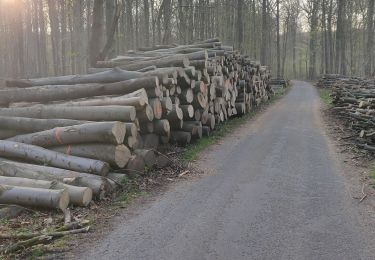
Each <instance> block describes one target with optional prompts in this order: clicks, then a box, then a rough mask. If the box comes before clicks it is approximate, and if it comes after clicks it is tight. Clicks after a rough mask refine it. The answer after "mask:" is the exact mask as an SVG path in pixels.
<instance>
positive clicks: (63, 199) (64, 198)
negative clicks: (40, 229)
mask: <svg viewBox="0 0 375 260" xmlns="http://www.w3.org/2000/svg"><path fill="white" fill-rule="evenodd" d="M69 203H70V197H69V192H68V190H67V189H64V190H61V193H60V197H59V202H58V208H59V209H61V210H62V211H65V210H66V209H67V208H68V205H69Z"/></svg>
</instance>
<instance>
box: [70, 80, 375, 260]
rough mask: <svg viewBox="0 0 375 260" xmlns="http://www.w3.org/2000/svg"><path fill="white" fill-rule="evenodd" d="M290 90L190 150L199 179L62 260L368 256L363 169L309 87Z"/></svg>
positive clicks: (114, 222) (369, 213)
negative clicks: (213, 140)
mask: <svg viewBox="0 0 375 260" xmlns="http://www.w3.org/2000/svg"><path fill="white" fill-rule="evenodd" d="M294 84H295V86H294V87H293V88H292V89H291V91H290V92H289V93H288V94H287V95H286V96H285V98H283V99H281V100H280V101H278V102H277V103H276V104H275V105H274V106H271V107H269V109H267V110H266V111H265V113H262V114H260V115H259V116H257V117H256V118H254V119H253V120H248V121H247V122H246V123H245V124H244V125H242V126H240V127H238V128H236V130H235V131H233V132H232V133H231V135H227V136H226V137H225V138H223V139H221V140H220V141H219V142H217V143H216V144H215V145H211V146H210V147H209V148H208V149H206V150H204V152H202V153H200V154H199V156H198V158H199V161H197V163H196V167H198V169H201V170H202V171H204V173H203V174H200V175H190V176H189V175H186V176H184V177H183V181H179V182H175V183H173V184H172V185H169V186H168V187H167V188H166V189H165V190H164V191H163V192H160V193H158V194H156V195H155V196H148V197H147V198H142V199H141V201H137V202H136V203H134V204H132V205H131V206H130V207H129V208H127V209H126V210H124V212H122V213H121V214H120V215H119V216H116V217H114V218H112V219H111V220H110V225H111V228H110V229H106V230H104V232H103V233H102V234H101V235H100V234H99V235H96V236H95V237H90V236H85V237H86V238H87V240H86V242H84V241H82V243H79V245H78V246H75V247H74V248H72V250H71V251H70V252H67V253H66V254H65V255H64V257H65V258H82V259H92V258H94V257H95V258H99V259H104V258H105V259H123V258H126V259H374V256H375V252H374V250H375V248H374V246H373V241H375V230H374V221H375V207H374V202H375V195H374V192H373V190H372V187H371V180H370V179H369V177H368V176H369V170H370V169H371V163H370V162H368V163H364V160H363V159H361V160H356V158H354V157H357V156H355V155H353V153H352V151H350V150H347V151H341V150H342V144H341V143H340V142H338V141H340V140H341V139H340V138H338V137H337V136H335V135H331V132H332V130H333V129H332V127H335V126H334V123H333V122H332V121H331V119H330V118H329V117H328V115H327V114H326V111H325V109H326V108H325V105H323V102H322V100H321V99H320V98H319V95H318V92H317V90H316V89H315V88H314V87H313V86H312V85H311V84H309V83H306V82H301V81H295V83H294ZM333 132H335V131H333ZM358 162H359V163H358ZM364 195H366V196H364ZM138 202H141V203H138Z"/></svg>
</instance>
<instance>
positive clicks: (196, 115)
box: [194, 109, 202, 121]
mask: <svg viewBox="0 0 375 260" xmlns="http://www.w3.org/2000/svg"><path fill="white" fill-rule="evenodd" d="M201 117H202V114H201V111H200V110H199V109H196V110H195V111H194V119H195V121H200V120H201Z"/></svg>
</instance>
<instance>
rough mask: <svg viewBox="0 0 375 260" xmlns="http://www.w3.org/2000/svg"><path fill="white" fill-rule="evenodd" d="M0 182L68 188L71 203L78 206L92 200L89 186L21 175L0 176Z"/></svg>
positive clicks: (24, 185)
mask: <svg viewBox="0 0 375 260" xmlns="http://www.w3.org/2000/svg"><path fill="white" fill-rule="evenodd" d="M0 183H1V184H3V185H10V186H21V187H29V188H41V189H54V190H63V189H66V190H67V191H68V194H69V198H70V203H72V204H73V205H76V206H81V207H86V206H87V205H88V204H89V203H90V201H91V200H92V190H91V189H90V188H87V187H76V186H72V185H68V184H63V183H61V182H56V181H45V180H33V179H27V178H19V177H5V176H0Z"/></svg>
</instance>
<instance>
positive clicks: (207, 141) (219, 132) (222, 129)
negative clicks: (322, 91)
mask: <svg viewBox="0 0 375 260" xmlns="http://www.w3.org/2000/svg"><path fill="white" fill-rule="evenodd" d="M287 90H288V89H284V90H282V91H281V92H279V93H277V94H275V95H274V96H272V97H271V99H270V100H269V101H267V102H266V103H264V104H262V105H261V106H260V107H259V108H257V109H255V110H254V111H252V112H250V113H249V114H246V115H244V116H242V117H236V118H233V119H230V120H228V121H225V122H224V123H221V124H220V125H218V126H216V127H215V130H214V131H213V132H212V133H211V135H210V136H209V137H203V138H201V139H199V140H197V141H196V142H195V143H194V144H192V145H189V146H188V147H187V149H186V150H185V151H184V152H183V154H182V159H183V160H185V161H187V162H191V161H194V160H196V159H197V157H198V155H199V153H200V152H201V151H203V150H204V149H206V148H207V147H208V146H210V145H212V144H215V143H216V142H217V141H218V140H220V139H221V138H223V137H224V136H226V135H227V134H228V133H231V132H232V130H233V129H234V128H236V127H238V126H241V125H243V124H244V123H245V122H247V121H248V120H249V119H250V118H252V117H253V116H254V115H256V114H257V113H258V112H259V111H260V110H261V108H263V107H265V106H268V105H270V104H271V103H273V102H274V101H276V100H277V99H279V98H280V97H282V96H283V95H284V94H285V93H286V92H287Z"/></svg>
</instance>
